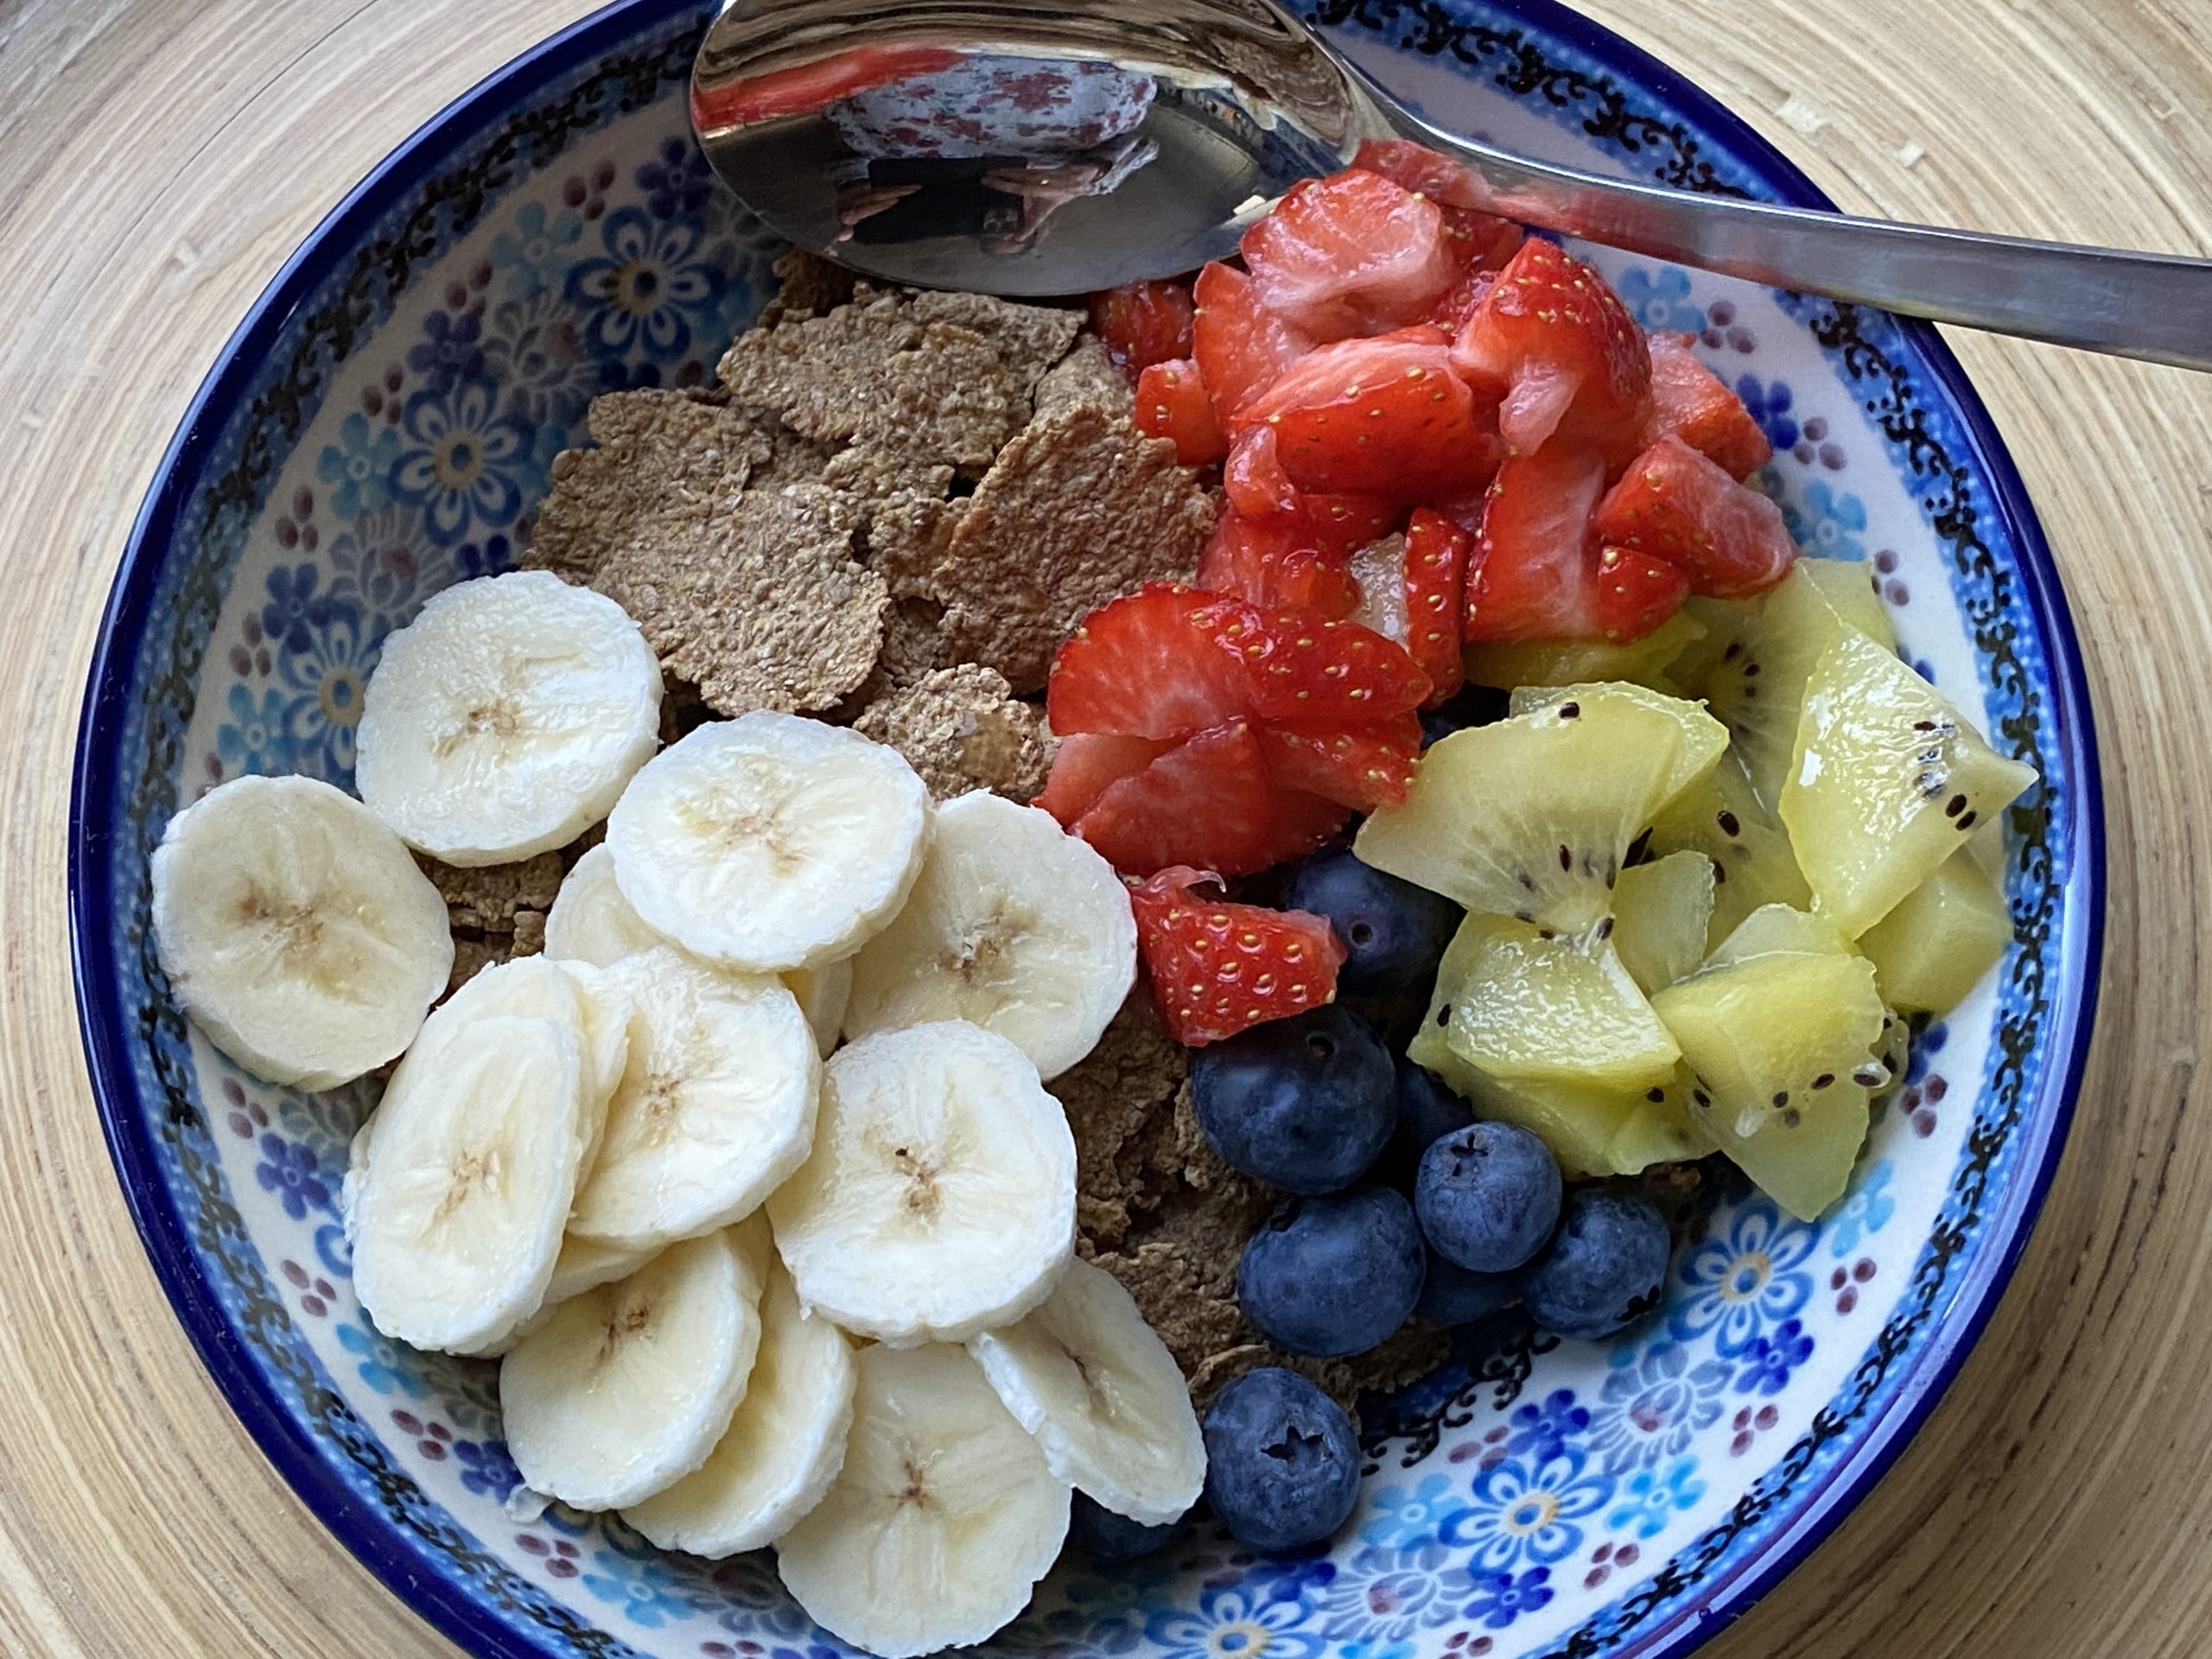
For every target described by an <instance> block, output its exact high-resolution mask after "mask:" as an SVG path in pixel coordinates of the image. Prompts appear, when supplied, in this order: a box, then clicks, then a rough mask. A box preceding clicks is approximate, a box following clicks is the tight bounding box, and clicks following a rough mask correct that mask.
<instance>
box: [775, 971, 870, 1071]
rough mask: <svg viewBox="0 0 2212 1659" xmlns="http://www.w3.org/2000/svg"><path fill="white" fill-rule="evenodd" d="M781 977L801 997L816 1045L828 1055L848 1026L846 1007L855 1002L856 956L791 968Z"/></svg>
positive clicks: (796, 995)
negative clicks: (854, 977) (812, 966)
mask: <svg viewBox="0 0 2212 1659" xmlns="http://www.w3.org/2000/svg"><path fill="white" fill-rule="evenodd" d="M781 978H782V980H783V982H784V983H785V985H787V986H789V987H790V988H791V995H793V996H795V997H797V998H798V1011H799V1012H800V1013H801V1014H804V1015H805V1016H806V1023H807V1027H808V1029H810V1031H812V1032H813V1033H814V1046H815V1047H816V1048H817V1049H819V1050H820V1051H821V1053H822V1058H823V1059H825V1060H826V1059H828V1058H829V1054H830V1051H831V1050H833V1049H835V1048H836V1046H837V1036H838V1033H840V1032H842V1031H843V1030H844V1028H845V1010H846V1008H847V1007H849V1006H851V1003H852V1000H853V959H852V958H851V957H839V958H838V959H837V960H836V961H835V962H825V963H823V964H822V965H821V966H820V967H819V968H787V969H785V970H784V972H783V974H782V975H781Z"/></svg>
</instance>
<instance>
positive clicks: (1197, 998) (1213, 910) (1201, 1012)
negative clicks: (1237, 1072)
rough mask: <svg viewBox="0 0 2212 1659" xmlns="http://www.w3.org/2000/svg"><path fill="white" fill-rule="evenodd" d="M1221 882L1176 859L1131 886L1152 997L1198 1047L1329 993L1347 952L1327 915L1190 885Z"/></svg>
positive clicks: (1175, 1029) (1178, 1035) (1174, 1029)
mask: <svg viewBox="0 0 2212 1659" xmlns="http://www.w3.org/2000/svg"><path fill="white" fill-rule="evenodd" d="M1219 883H1220V878H1219V876H1217V875H1214V874H1210V873H1208V872H1205V871H1202V870H1197V869H1192V868H1189V867H1187V866H1180V865H1179V866H1177V867H1175V868H1170V869H1163V870H1161V871H1160V874H1157V875H1155V876H1154V877H1153V878H1152V880H1149V881H1147V882H1145V883H1143V884H1142V885H1141V886H1133V887H1131V889H1130V892H1129V906H1130V908H1131V909H1132V910H1134V911H1135V912H1136V921H1137V944H1138V948H1139V950H1140V951H1141V953H1142V955H1143V957H1144V963H1145V968H1146V970H1147V973H1148V974H1149V975H1150V976H1151V979H1152V995H1153V1000H1154V1001H1155V1002H1156V1003H1157V1004H1158V1005H1159V1008H1160V1017H1161V1018H1162V1019H1164V1020H1166V1022H1167V1029H1168V1032H1169V1033H1170V1034H1171V1035H1172V1036H1173V1037H1174V1039H1175V1040H1176V1041H1177V1042H1179V1043H1183V1044H1185V1045H1187V1046H1190V1047H1192V1048H1198V1047H1203V1046H1205V1045H1206V1044H1208V1043H1217V1042H1219V1041H1220V1040H1221V1039H1223V1038H1224V1037H1233V1036H1235V1035H1236V1033H1238V1032H1240V1031H1247V1030H1249V1029H1250V1028H1251V1027H1254V1026H1256V1025H1259V1024H1261V1023H1262V1021H1264V1020H1281V1019H1285V1018H1287V1017H1288V1016H1289V1015H1291V1014H1300V1013H1303V1012H1304V1011H1305V1010H1306V1009H1307V1008H1311V1007H1319V1006H1320V1005H1321V1004H1322V1003H1324V1002H1327V1001H1331V1000H1332V999H1333V998H1334V997H1335V995H1336V994H1337V969H1338V967H1340V966H1341V965H1342V964H1343V963H1344V957H1345V954H1346V953H1345V950H1344V944H1343V943H1342V942H1341V941H1340V940H1338V938H1337V936H1336V935H1335V933H1334V932H1332V931H1331V930H1330V927H1329V924H1328V923H1327V921H1326V920H1325V919H1324V918H1321V917H1319V916H1313V915H1308V914H1307V913H1306V912H1303V911H1275V910H1267V909H1263V908H1262V907H1261V906H1257V905H1234V904H1230V903H1229V902H1228V901H1227V900H1226V899H1219V898H1217V897H1216V896H1214V895H1213V894H1210V893H1194V892H1193V891H1192V889H1193V888H1196V887H1201V886H1204V885H1208V884H1211V885H1212V886H1215V887H1218V886H1219Z"/></svg>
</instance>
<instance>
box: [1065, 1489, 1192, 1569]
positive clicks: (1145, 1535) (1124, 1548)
mask: <svg viewBox="0 0 2212 1659" xmlns="http://www.w3.org/2000/svg"><path fill="white" fill-rule="evenodd" d="M1182 1525H1183V1517H1182V1516H1176V1517H1175V1519H1173V1521H1166V1522H1161V1523H1160V1525H1159V1526H1156V1527H1147V1526H1146V1525H1145V1524H1144V1523H1143V1522H1140V1521H1132V1520H1130V1519H1129V1517H1128V1516H1126V1515H1116V1514H1115V1513H1114V1511H1113V1510H1109V1509H1108V1508H1107V1507H1106V1506H1105V1505H1104V1504H1103V1503H1099V1502H1098V1501H1097V1500H1096V1499H1095V1498H1093V1497H1090V1496H1088V1495H1087V1494H1085V1493H1083V1492H1077V1494H1076V1495H1075V1507H1074V1508H1073V1509H1071V1510H1069V1512H1068V1542H1069V1543H1070V1544H1071V1546H1073V1547H1074V1548H1077V1549H1079V1550H1081V1551H1082V1552H1083V1553H1084V1554H1086V1555H1088V1556H1090V1559H1091V1560H1094V1561H1098V1562H1102V1563H1112V1562H1116V1561H1134V1560H1137V1559H1138V1558H1139V1557H1140V1556H1144V1555H1149V1554H1153V1552H1154V1551H1155V1550H1158V1549H1160V1548H1163V1547H1164V1546H1165V1545H1166V1543H1167V1541H1168V1540H1170V1539H1171V1538H1173V1537H1174V1535H1176V1533H1177V1532H1179V1531H1180V1530H1181V1529H1182Z"/></svg>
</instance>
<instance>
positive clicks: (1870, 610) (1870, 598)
mask: <svg viewBox="0 0 2212 1659" xmlns="http://www.w3.org/2000/svg"><path fill="white" fill-rule="evenodd" d="M1797 569H1800V570H1802V571H1803V572H1804V573H1805V574H1806V575H1808V576H1810V577H1811V578H1812V579H1813V585H1814V586H1815V587H1816V588H1819V589H1820V590H1821V595H1822V597H1824V598H1825V599H1826V600H1827V602H1828V603H1829V604H1831V605H1833V606H1834V607H1835V613H1836V614H1837V615H1838V616H1840V617H1841V618H1842V619H1843V620H1845V621H1846V622H1848V623H1849V624H1850V625H1851V626H1853V627H1854V628H1856V629H1858V630H1859V632H1861V633H1863V634H1865V635H1866V637H1867V638H1868V639H1872V641H1873V642H1874V643H1875V644H1876V645H1880V646H1881V647H1882V648H1883V649H1884V650H1885V651H1895V650H1896V649H1897V630H1896V629H1895V628H1893V627H1891V626H1890V613H1889V609H1888V607H1885V605H1884V604H1883V603H1882V599H1881V595H1880V594H1878V593H1877V592H1876V591H1875V584H1876V583H1878V582H1880V581H1881V578H1880V577H1879V576H1878V575H1875V574H1874V570H1873V567H1872V566H1871V565H1869V564H1867V563H1865V562H1864V561H1862V560H1859V559H1800V560H1798V561H1797Z"/></svg>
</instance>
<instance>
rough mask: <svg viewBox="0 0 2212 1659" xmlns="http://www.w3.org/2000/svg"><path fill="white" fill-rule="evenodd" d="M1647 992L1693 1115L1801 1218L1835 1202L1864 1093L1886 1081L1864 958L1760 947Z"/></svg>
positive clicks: (1883, 1013)
mask: <svg viewBox="0 0 2212 1659" xmlns="http://www.w3.org/2000/svg"><path fill="white" fill-rule="evenodd" d="M1778 919H1779V918H1777V920H1778ZM1651 1001H1652V1008H1653V1011H1654V1012H1655V1013H1656V1014H1658V1015H1659V1017H1660V1019H1661V1020H1663V1021H1664V1022H1665V1023H1666V1026H1667V1028H1668V1030H1669V1032H1671V1033H1673V1034H1674V1036H1675V1040H1676V1041H1677V1042H1678V1043H1679V1044H1680V1045H1681V1050H1682V1058H1684V1060H1686V1061H1687V1062H1688V1065H1689V1066H1690V1069H1691V1070H1692V1071H1694V1072H1695V1073H1696V1075H1697V1079H1698V1081H1697V1086H1696V1092H1695V1093H1694V1094H1693V1096H1692V1097H1691V1114H1692V1116H1693V1117H1694V1119H1695V1121H1696V1122H1699V1123H1700V1125H1701V1126H1702V1127H1703V1128H1705V1129H1707V1132H1709V1133H1710V1134H1711V1135H1712V1136H1713V1139H1714V1141H1717V1142H1718V1143H1719V1145H1720V1147H1721V1148H1722V1150H1723V1151H1726V1153H1728V1154H1729V1155H1730V1156H1731V1157H1732V1158H1733V1159H1735V1160H1736V1161H1737V1162H1738V1165H1740V1166H1742V1168H1743V1169H1744V1171H1745V1173H1746V1174H1748V1175H1750V1176H1751V1179H1753V1180H1755V1181H1757V1182H1758V1184H1759V1185H1760V1186H1761V1187H1763V1188H1764V1189H1765V1191H1766V1192H1768V1193H1769V1194H1770V1195H1771V1196H1772V1197H1773V1198H1774V1199H1775V1200H1776V1201H1777V1203H1779V1204H1781V1205H1783V1207H1784V1208H1785V1209H1788V1210H1789V1211H1790V1212H1791V1213H1792V1214H1794V1215H1796V1216H1798V1217H1802V1218H1803V1219H1805V1220H1808V1221H1810V1220H1812V1219H1813V1218H1814V1217H1816V1216H1818V1215H1819V1214H1820V1212H1821V1211H1822V1210H1824V1209H1826V1208H1827V1206H1828V1205H1830V1204H1832V1203H1834V1201H1835V1199H1836V1198H1837V1197H1838V1196H1840V1194H1841V1192H1843V1189H1844V1185H1845V1183H1846V1182H1847V1181H1848V1180H1849V1179H1850V1176H1851V1166H1852V1162H1853V1160H1854V1159H1855V1158H1856V1157H1857V1155H1858V1151H1859V1143H1860V1141H1863V1140H1864V1139H1865V1138H1866V1096H1867V1092H1868V1090H1870V1089H1871V1088H1872V1087H1874V1086H1876V1085H1878V1084H1881V1083H1883V1082H1885V1081H1886V1079H1887V1074H1886V1072H1885V1071H1884V1070H1883V1068H1882V1067H1881V1065H1879V1064H1878V1062H1877V1061H1876V1060H1875V1059H1874V1058H1873V1051H1874V1047H1875V1045H1876V1044H1877V1043H1878V1041H1879V1040H1880V1039H1881V1037H1882V1034H1883V1024H1882V1022H1883V1020H1884V1019H1885V1017H1887V1010H1886V1009H1885V1008H1884V1007H1883V1006H1882V1000H1881V997H1880V996H1879V995H1878V994H1877V993H1876V991H1875V988H1874V969H1873V964H1872V963H1869V962H1867V961H1866V959H1865V958H1863V957H1858V956H1854V955H1852V954H1851V953H1849V952H1847V951H1845V950H1820V951H1808V950H1766V951H1762V952H1759V953H1758V954H1754V955H1750V956H1746V957H1742V958H1741V959H1739V960H1735V961H1732V962H1727V963H1723V964H1721V965H1719V966H1713V967H1708V968H1707V969H1705V970H1704V971H1703V972H1701V973H1699V974H1697V975H1694V976H1692V977H1691V978H1689V979H1686V980H1684V981H1682V982H1681V983H1680V984H1677V985H1671V986H1669V987H1668V988H1666V989H1665V990H1663V991H1662V992H1660V993H1659V994H1658V995H1656V996H1655V997H1653V998H1652V1000H1651ZM1747 1160H1748V1161H1747ZM1755 1165H1756V1167H1755Z"/></svg>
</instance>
